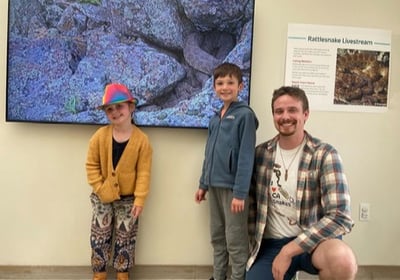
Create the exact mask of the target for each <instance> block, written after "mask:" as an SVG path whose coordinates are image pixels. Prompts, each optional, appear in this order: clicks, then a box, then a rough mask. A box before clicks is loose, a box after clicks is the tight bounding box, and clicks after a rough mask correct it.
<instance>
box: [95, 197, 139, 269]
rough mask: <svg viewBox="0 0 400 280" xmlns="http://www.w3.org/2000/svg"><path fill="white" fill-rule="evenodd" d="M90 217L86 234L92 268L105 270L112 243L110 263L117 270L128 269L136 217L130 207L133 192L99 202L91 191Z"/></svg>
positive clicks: (133, 252) (131, 262)
mask: <svg viewBox="0 0 400 280" xmlns="http://www.w3.org/2000/svg"><path fill="white" fill-rule="evenodd" d="M90 200H91V203H92V209H93V217H92V227H91V234H90V245H91V248H92V269H93V272H104V271H106V268H107V264H108V263H109V260H110V258H111V250H112V247H113V246H114V251H113V258H112V264H113V267H114V268H115V270H116V271H117V272H128V271H129V269H130V268H131V267H132V266H133V265H134V262H135V245H136V234H137V230H138V220H137V219H135V218H134V217H133V216H132V214H131V210H132V207H133V200H134V197H133V196H127V197H123V198H121V200H118V201H114V202H112V203H106V204H104V203H102V202H101V201H100V200H99V198H98V197H97V195H95V194H93V193H92V194H91V195H90Z"/></svg>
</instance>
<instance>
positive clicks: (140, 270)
mask: <svg viewBox="0 0 400 280" xmlns="http://www.w3.org/2000/svg"><path fill="white" fill-rule="evenodd" d="M211 273H212V268H211V267H209V266H136V267H135V268H134V269H133V271H132V273H131V278H130V279H132V280H133V279H135V280H145V279H151V280H157V279H159V280H160V279H162V280H166V279H181V280H188V279H196V280H206V279H208V278H209V277H210V276H211ZM5 279H12V280H26V279H30V280H91V279H92V274H91V271H90V268H89V267H82V266H77V267H71V266H68V267H63V266H57V267H54V266H52V267H46V266H43V267H29V266H0V280H5ZM113 279H115V273H114V272H110V273H109V277H108V280H113ZM311 279H318V277H317V276H312V275H308V274H305V273H300V274H299V280H311ZM356 279H357V280H394V279H400V266H390V267H389V266H367V267H360V268H359V273H358V275H357V278H356Z"/></svg>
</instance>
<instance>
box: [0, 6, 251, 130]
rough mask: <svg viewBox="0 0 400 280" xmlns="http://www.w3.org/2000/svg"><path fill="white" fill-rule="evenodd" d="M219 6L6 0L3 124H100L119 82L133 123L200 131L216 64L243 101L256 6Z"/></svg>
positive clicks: (212, 102)
mask: <svg viewBox="0 0 400 280" xmlns="http://www.w3.org/2000/svg"><path fill="white" fill-rule="evenodd" d="M42 2H43V1H42ZM103 2H105V3H103ZM139 2H142V5H139V4H140V3H139ZM225 2H226V1H221V4H220V6H215V1H209V2H207V1H206V2H205V1H204V0H202V1H201V3H200V2H199V3H197V4H198V5H197V4H196V1H192V0H179V1H169V0H162V1H161V0H160V1H158V2H154V1H137V2H136V5H135V4H134V3H125V2H124V1H123V0H111V1H102V0H77V1H60V2H56V1H54V2H51V3H52V4H46V3H44V4H41V3H40V2H39V1H32V0H9V2H8V8H9V9H8V40H7V91H6V121H7V122H34V123H63V124H106V123H107V119H106V117H105V115H104V113H103V112H102V111H100V110H97V109H96V107H97V106H98V105H100V103H101V97H102V94H103V89H104V86H105V85H106V84H107V83H110V82H120V83H124V84H126V85H127V86H128V88H130V90H131V91H132V93H133V94H134V95H135V97H137V98H138V99H139V104H138V106H137V109H136V111H135V115H134V120H135V122H136V124H137V125H138V126H144V127H177V128H207V126H208V120H209V118H210V117H211V116H212V115H213V114H215V111H217V110H218V109H219V108H220V106H221V104H220V101H219V100H218V99H217V98H216V97H215V94H214V92H213V88H212V70H213V67H215V66H216V65H218V64H219V63H222V62H232V63H235V64H237V65H238V66H239V67H241V69H242V70H243V74H244V77H243V78H244V84H245V87H244V89H243V90H242V91H241V93H240V95H239V99H240V100H243V101H246V102H247V103H248V104H249V102H250V82H251V79H250V76H251V59H252V47H253V46H252V42H253V22H254V4H255V0H249V1H241V0H240V1H239V0H235V1H230V4H229V6H227V5H226V3H225ZM224 3H225V4H224ZM174 4H175V5H174ZM200 4H201V5H200ZM154 5H158V6H157V7H158V10H157V9H156V10H155V9H154V7H155V6H154ZM205 5H209V6H208V7H207V6H205ZM157 24H158V25H157Z"/></svg>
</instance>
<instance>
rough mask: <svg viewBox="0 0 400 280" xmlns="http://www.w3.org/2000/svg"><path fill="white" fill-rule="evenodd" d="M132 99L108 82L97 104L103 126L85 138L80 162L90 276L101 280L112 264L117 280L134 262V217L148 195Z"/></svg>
mask: <svg viewBox="0 0 400 280" xmlns="http://www.w3.org/2000/svg"><path fill="white" fill-rule="evenodd" d="M136 104H137V100H136V99H135V98H134V97H133V96H132V94H131V93H130V91H129V90H128V88H127V87H126V86H124V85H122V84H116V83H113V84H109V85H107V86H106V88H105V90H104V96H103V103H102V105H101V106H99V109H102V110H103V111H104V112H105V114H106V115H107V118H108V120H109V121H110V124H109V125H106V126H103V127H101V128H99V129H98V130H97V131H96V132H95V133H94V135H93V136H92V138H91V139H90V142H89V149H88V154H87V160H86V172H87V179H88V183H89V184H90V185H91V186H92V188H93V193H92V194H91V195H90V199H91V203H92V208H93V217H92V225H91V235H90V243H91V248H92V257H91V261H92V269H93V279H94V280H102V279H106V268H107V264H108V262H109V261H110V256H111V250H112V246H113V247H114V248H113V259H112V265H113V267H114V269H115V270H116V272H117V279H118V280H127V279H128V271H129V269H130V268H131V267H132V266H133V265H134V259H135V243H136V234H137V230H138V218H139V216H140V214H141V213H142V211H143V206H144V203H145V200H146V197H147V195H148V193H149V184H150V173H151V160H152V148H151V145H150V142H149V139H148V137H147V136H146V134H144V133H143V132H142V131H141V130H140V129H139V128H138V127H137V126H135V125H134V124H133V121H132V114H133V112H134V110H135V106H136Z"/></svg>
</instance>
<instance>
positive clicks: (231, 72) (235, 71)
mask: <svg viewBox="0 0 400 280" xmlns="http://www.w3.org/2000/svg"><path fill="white" fill-rule="evenodd" d="M225 76H230V77H231V76H233V77H235V78H236V79H238V81H239V84H241V83H242V82H243V74H242V70H241V69H240V67H239V66H237V65H236V64H233V63H229V62H224V63H222V64H220V65H219V66H217V67H216V68H215V69H214V73H213V77H214V81H213V83H214V85H215V80H216V79H217V78H219V77H225Z"/></svg>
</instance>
